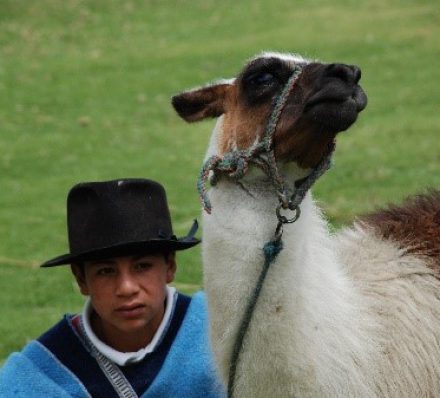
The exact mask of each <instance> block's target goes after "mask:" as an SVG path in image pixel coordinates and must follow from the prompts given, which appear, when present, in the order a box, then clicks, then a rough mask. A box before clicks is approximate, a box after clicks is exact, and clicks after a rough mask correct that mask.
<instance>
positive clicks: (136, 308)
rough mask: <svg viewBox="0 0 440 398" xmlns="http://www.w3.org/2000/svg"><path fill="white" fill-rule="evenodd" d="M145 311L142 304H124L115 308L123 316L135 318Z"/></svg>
mask: <svg viewBox="0 0 440 398" xmlns="http://www.w3.org/2000/svg"><path fill="white" fill-rule="evenodd" d="M144 311H145V305H144V304H137V303H135V304H126V305H122V306H120V307H118V308H116V312H117V313H118V314H119V315H121V316H122V317H124V318H136V317H138V316H140V315H142V314H143V313H144Z"/></svg>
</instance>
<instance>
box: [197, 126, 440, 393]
mask: <svg viewBox="0 0 440 398" xmlns="http://www.w3.org/2000/svg"><path fill="white" fill-rule="evenodd" d="M220 127H221V120H220V121H219V123H218V125H217V128H216V130H217V131H218V129H219V128H220ZM215 142H216V139H215V134H214V138H213V139H212V140H211V144H210V148H209V150H208V154H212V153H215V152H216V149H215ZM298 171H299V170H298ZM286 175H289V176H290V177H291V178H292V180H291V183H292V182H293V181H294V180H296V179H298V178H300V177H301V176H302V175H303V172H302V173H301V175H299V174H298V173H292V172H291V171H290V172H289V173H288V174H287V173H286ZM242 182H243V183H244V185H245V187H246V189H247V190H249V191H250V192H251V193H252V194H253V195H254V197H255V198H254V199H253V198H251V197H250V196H249V194H247V193H246V192H245V191H244V190H243V189H241V188H240V187H239V186H238V185H236V184H235V183H232V182H229V181H227V180H225V179H222V180H220V181H219V182H218V185H216V186H215V187H214V188H212V189H211V190H210V192H209V194H210V200H211V202H212V204H213V209H214V210H213V212H212V214H211V215H208V214H204V216H203V225H204V230H203V264H204V283H205V289H206V293H207V297H208V305H209V314H210V331H211V341H212V346H213V350H214V353H215V356H216V358H217V362H218V364H219V369H220V371H221V374H222V376H223V379H224V381H225V382H226V381H227V375H228V370H229V361H230V357H231V351H232V347H233V344H234V341H235V338H236V334H237V328H238V327H239V322H240V321H241V317H242V314H243V309H244V305H245V303H247V301H248V300H249V297H250V295H251V292H252V290H253V288H254V286H255V284H256V280H257V278H258V275H259V272H260V270H261V267H262V264H263V261H264V260H263V256H262V251H261V248H262V247H263V245H264V244H265V243H266V242H268V241H269V240H270V239H271V238H272V235H273V232H274V228H275V221H274V208H275V207H276V205H277V197H276V194H275V192H274V191H273V189H272V188H271V185H270V183H269V182H268V181H266V180H265V177H264V176H263V175H262V174H261V173H260V172H258V171H256V170H253V171H252V173H251V174H250V175H248V176H246V177H245V178H244V179H243V181H242ZM283 242H284V249H283V250H282V251H281V253H280V254H279V257H278V258H277V259H276V261H275V262H274V263H273V264H272V265H271V268H270V271H269V274H268V277H267V279H266V282H265V285H264V288H263V291H262V294H261V296H260V298H259V302H258V305H257V307H256V310H255V313H254V316H253V320H252V325H251V327H250V329H249V332H248V335H247V337H246V341H245V345H244V347H243V352H242V354H241V357H240V361H239V367H238V371H237V380H236V387H235V389H236V395H235V396H237V397H320V398H324V397H329V398H330V397H331V398H336V397H338V398H339V397H363V398H364V397H365V398H372V397H402V398H403V397H408V398H414V397H438V396H440V360H439V359H440V355H439V354H440V340H439V339H440V332H437V333H436V330H437V331H440V289H439V287H440V286H439V282H438V280H437V279H436V278H435V276H434V274H433V271H432V270H431V269H429V268H428V267H427V266H426V264H425V263H424V262H423V261H422V260H421V259H419V258H416V257H414V256H411V255H405V253H404V252H402V250H399V249H398V248H397V247H396V246H394V245H393V244H392V243H390V242H384V241H382V240H380V239H379V238H378V237H376V236H375V235H374V233H373V232H372V231H370V230H368V229H366V228H363V227H362V226H360V225H356V226H355V227H353V228H352V229H346V230H343V231H341V232H339V233H337V234H336V235H333V236H332V235H331V234H330V233H329V230H328V227H327V224H326V221H325V220H324V218H323V217H322V215H321V212H320V210H319V208H318V207H317V206H316V204H315V203H314V202H313V199H312V197H311V195H310V194H308V196H307V197H306V198H305V199H304V201H303V203H302V205H301V217H300V218H299V219H298V221H297V222H296V223H295V224H292V225H288V226H286V227H285V228H284V235H283ZM427 369H431V373H428V372H427Z"/></svg>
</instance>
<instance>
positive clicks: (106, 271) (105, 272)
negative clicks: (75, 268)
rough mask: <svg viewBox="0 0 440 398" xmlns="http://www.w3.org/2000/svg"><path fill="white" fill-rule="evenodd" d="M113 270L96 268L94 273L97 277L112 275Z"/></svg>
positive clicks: (110, 268)
mask: <svg viewBox="0 0 440 398" xmlns="http://www.w3.org/2000/svg"><path fill="white" fill-rule="evenodd" d="M114 272H115V270H114V269H113V268H112V267H102V268H98V269H97V271H96V274H97V275H112V274H113V273H114Z"/></svg>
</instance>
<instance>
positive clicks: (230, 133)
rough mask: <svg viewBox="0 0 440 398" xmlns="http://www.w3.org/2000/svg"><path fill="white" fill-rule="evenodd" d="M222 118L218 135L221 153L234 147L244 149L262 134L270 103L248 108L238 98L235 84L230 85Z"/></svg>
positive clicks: (269, 110)
mask: <svg viewBox="0 0 440 398" xmlns="http://www.w3.org/2000/svg"><path fill="white" fill-rule="evenodd" d="M224 108H225V115H224V120H223V133H222V134H221V136H220V137H219V142H218V146H219V152H220V154H221V155H223V154H224V153H226V152H228V151H230V150H232V149H235V146H236V147H237V148H238V149H246V148H248V147H250V146H251V145H252V144H253V143H254V142H255V140H256V138H261V137H262V135H263V134H264V129H265V127H266V123H267V119H268V117H269V115H270V112H271V104H262V105H261V106H259V107H258V109H257V108H255V107H253V108H249V107H248V106H246V105H245V104H243V102H242V101H240V100H239V93H238V88H237V86H232V87H231V88H230V90H229V91H228V93H227V96H226V100H225V104H224Z"/></svg>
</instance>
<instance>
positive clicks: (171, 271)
mask: <svg viewBox="0 0 440 398" xmlns="http://www.w3.org/2000/svg"><path fill="white" fill-rule="evenodd" d="M167 267H168V268H167V274H166V281H167V283H171V282H172V281H173V280H174V276H175V275H176V270H177V263H176V253H169V255H168V257H167Z"/></svg>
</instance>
